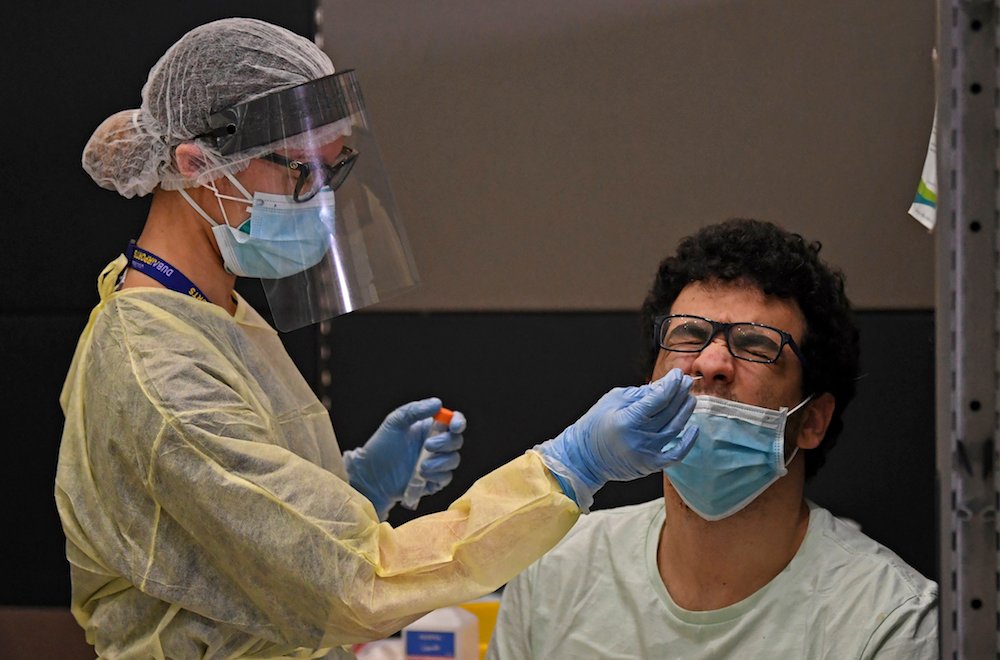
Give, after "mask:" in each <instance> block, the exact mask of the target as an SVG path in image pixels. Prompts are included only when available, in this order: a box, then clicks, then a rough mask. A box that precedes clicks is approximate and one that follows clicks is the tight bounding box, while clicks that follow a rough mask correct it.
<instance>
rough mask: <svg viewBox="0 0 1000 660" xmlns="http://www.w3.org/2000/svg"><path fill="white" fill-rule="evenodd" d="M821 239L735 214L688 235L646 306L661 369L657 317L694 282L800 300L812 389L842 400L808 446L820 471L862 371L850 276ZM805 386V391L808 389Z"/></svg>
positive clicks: (647, 364) (649, 351)
mask: <svg viewBox="0 0 1000 660" xmlns="http://www.w3.org/2000/svg"><path fill="white" fill-rule="evenodd" d="M820 248H821V245H820V243H819V242H818V241H817V242H812V243H807V242H806V241H805V240H804V239H803V238H802V237H801V236H800V235H798V234H793V233H791V232H788V231H786V230H784V229H782V228H781V227H778V226H777V225H775V224H772V223H770V222H763V221H760V220H753V219H745V218H734V219H731V220H727V221H726V222H722V223H719V224H715V225H710V226H708V227H703V228H702V229H700V230H698V231H697V232H695V233H694V234H692V235H691V236H688V237H687V238H684V239H682V240H681V242H680V244H679V245H678V248H677V254H676V255H675V256H672V257H667V258H666V259H664V260H663V261H662V262H661V263H660V268H659V271H658V272H657V275H656V281H655V282H654V283H653V288H652V290H651V291H650V292H649V295H648V296H647V297H646V300H645V302H644V303H643V305H642V336H643V341H642V346H643V347H644V348H643V368H644V370H645V373H646V374H651V373H652V372H653V367H654V365H655V363H656V357H657V354H658V353H659V346H658V344H657V342H656V340H655V337H654V330H653V319H654V318H655V317H656V316H658V315H661V314H667V313H669V311H670V308H671V306H672V305H673V303H674V300H676V298H677V296H678V295H679V294H680V292H681V290H682V289H683V288H684V287H686V286H687V285H688V284H690V283H692V282H709V281H719V282H741V281H743V282H747V283H749V284H753V285H756V286H757V287H759V288H760V290H761V291H763V292H764V294H766V295H769V296H776V297H778V298H785V299H791V300H794V301H795V302H796V303H798V305H799V308H800V309H801V310H802V314H803V315H804V316H805V321H806V330H805V336H804V337H803V340H802V342H801V345H800V348H801V349H802V353H803V355H804V356H805V361H806V365H807V366H806V368H805V370H804V373H803V383H802V385H803V389H804V390H805V392H809V393H816V394H820V393H823V392H829V393H830V394H832V395H833V397H834V400H835V401H836V406H835V408H834V411H833V417H832V419H831V420H830V426H829V428H828V429H827V431H826V436H825V437H824V439H823V442H821V443H820V445H819V447H817V448H816V449H814V450H812V451H807V452H805V461H806V463H805V472H806V477H807V478H809V477H811V476H813V475H814V474H816V472H817V471H818V470H819V468H820V467H822V465H823V463H824V462H826V454H827V452H829V451H830V450H831V449H832V448H833V446H834V445H835V444H836V442H837V437H838V436H839V435H840V432H841V430H842V429H843V426H844V423H843V420H842V419H841V416H842V415H843V413H844V409H845V408H847V404H848V403H850V401H851V399H852V398H854V392H855V382H856V381H857V377H858V369H859V341H858V329H857V326H856V325H855V323H854V316H853V313H852V312H851V303H850V301H849V300H848V299H847V296H846V295H845V293H844V275H843V273H842V272H841V271H840V270H839V269H837V268H834V267H831V266H829V265H828V264H826V263H824V262H823V261H822V260H821V259H820V258H819V251H820ZM805 392H803V394H805Z"/></svg>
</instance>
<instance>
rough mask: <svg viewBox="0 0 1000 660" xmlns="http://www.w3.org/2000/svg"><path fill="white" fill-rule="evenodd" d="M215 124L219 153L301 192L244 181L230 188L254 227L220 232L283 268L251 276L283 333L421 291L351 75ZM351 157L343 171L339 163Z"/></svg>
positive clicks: (283, 94) (222, 116) (249, 105)
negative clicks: (254, 164) (283, 176)
mask: <svg viewBox="0 0 1000 660" xmlns="http://www.w3.org/2000/svg"><path fill="white" fill-rule="evenodd" d="M210 124H211V126H212V131H211V132H210V133H208V134H206V135H202V136H200V137H201V139H203V140H208V141H209V142H210V143H211V146H212V147H213V150H215V151H217V152H219V153H220V154H223V155H225V156H227V157H229V158H231V159H233V160H238V159H240V158H241V157H246V156H247V155H249V157H250V158H251V159H260V160H261V161H262V162H263V163H266V166H267V167H277V168H286V169H288V171H289V172H290V176H291V177H292V179H294V180H295V183H294V190H295V192H293V190H292V189H291V188H289V189H288V190H285V191H281V195H280V197H281V198H280V199H279V198H278V197H279V195H276V194H275V193H278V192H279V191H277V190H272V189H268V190H258V189H255V186H254V185H253V184H252V183H251V181H253V180H254V179H248V178H246V177H244V176H241V175H240V174H235V175H233V178H235V177H240V178H242V179H243V182H242V184H241V185H237V184H240V182H239V181H236V182H233V185H234V186H237V187H238V188H240V189H242V192H243V195H244V198H243V199H242V200H240V201H246V202H247V204H248V206H247V207H246V211H247V213H248V214H249V221H244V220H243V219H241V218H233V219H232V220H233V224H234V225H236V227H233V229H232V230H231V231H229V232H228V233H227V232H225V231H222V230H223V229H229V228H228V227H221V228H216V229H213V232H216V230H218V232H219V233H222V234H224V235H225V238H226V241H229V239H230V235H229V234H232V237H234V238H233V240H234V241H236V242H237V243H240V246H239V247H240V251H242V252H247V251H248V249H249V247H254V245H253V244H256V246H257V247H259V248H260V249H257V247H254V252H255V255H256V256H259V255H260V254H263V253H264V252H267V255H265V256H267V259H266V260H265V261H267V262H268V264H271V265H274V264H277V265H278V266H280V268H279V267H273V268H268V269H258V268H254V269H253V271H254V272H253V273H251V275H252V276H256V277H260V280H261V283H262V284H263V288H264V293H265V295H266V297H267V302H268V306H269V307H270V309H271V314H272V318H273V322H274V325H275V327H276V328H278V329H279V330H282V331H286V332H287V331H290V330H295V329H297V328H301V327H304V326H306V325H310V324H312V323H317V322H319V321H323V320H326V319H329V318H332V317H334V316H337V315H339V314H344V313H347V312H350V311H353V310H355V309H359V308H361V307H366V306H368V305H372V304H374V303H377V302H380V301H383V300H386V299H387V298H390V297H393V296H396V295H398V294H399V293H402V292H403V291H406V290H408V289H410V288H411V287H413V286H415V285H416V284H417V283H418V282H419V278H418V275H417V270H416V266H415V263H414V260H413V256H412V253H411V250H410V246H409V242H408V240H407V237H406V232H405V231H404V229H403V225H402V222H401V221H400V219H399V214H398V212H397V210H396V204H395V201H394V198H393V194H392V190H391V187H390V185H389V180H388V177H387V176H386V173H385V170H384V168H383V166H382V161H381V156H380V153H379V149H378V143H377V141H376V140H375V135H374V132H373V131H372V127H371V123H370V122H369V120H368V116H367V112H366V110H365V104H364V99H363V97H362V95H361V89H360V87H359V86H358V81H357V78H356V76H355V74H354V71H353V70H349V71H344V72H342V73H337V74H334V75H331V76H326V77H324V78H319V79H317V80H313V81H311V82H308V83H304V84H302V85H297V86H295V87H290V88H288V89H283V90H280V91H277V92H274V93H272V94H269V95H267V96H263V97H260V98H257V99H253V100H251V101H248V102H246V103H243V104H240V105H237V106H234V107H232V108H227V109H225V110H221V111H219V112H217V113H215V114H213V115H211V117H210ZM344 153H348V154H350V158H351V163H350V165H351V166H350V167H349V168H346V169H345V168H343V167H340V166H339V164H338V163H339V161H338V158H342V157H343V154H344ZM340 174H343V176H340ZM335 175H336V176H335ZM244 186H245V187H244ZM182 192H183V191H182ZM217 196H218V195H217ZM203 215H204V214H203ZM258 216H260V217H258ZM307 216H308V217H307ZM261 218H266V222H261V221H260V219H261ZM306 220H310V221H309V222H306ZM210 222H211V221H210ZM241 223H242V224H241ZM227 224H229V223H228V222H227ZM277 229H280V231H277ZM216 235H217V236H218V233H217V234H216ZM245 243H246V244H247V245H244V244H245ZM220 249H222V245H221V243H220ZM275 255H277V256H275ZM320 255H321V256H320ZM256 256H255V259H256ZM279 257H280V259H279ZM317 259H318V261H317ZM230 260H233V259H230ZM257 261H261V259H257ZM279 261H280V263H278V262H279ZM234 263H235V260H234ZM292 266H298V267H294V268H293V267H292ZM231 270H232V269H231ZM244 270H245V271H246V272H247V273H250V271H249V270H247V269H244ZM265 271H266V272H267V273H268V274H266V275H265V274H263V273H264V272H265ZM232 272H236V271H232ZM236 274H239V273H236Z"/></svg>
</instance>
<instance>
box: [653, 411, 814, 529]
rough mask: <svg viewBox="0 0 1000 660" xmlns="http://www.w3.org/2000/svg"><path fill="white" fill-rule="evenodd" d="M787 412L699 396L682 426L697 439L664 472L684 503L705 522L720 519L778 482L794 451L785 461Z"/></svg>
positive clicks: (784, 473) (785, 472)
mask: <svg viewBox="0 0 1000 660" xmlns="http://www.w3.org/2000/svg"><path fill="white" fill-rule="evenodd" d="M811 398H812V397H811V396H810V397H807V398H806V399H805V401H803V402H802V403H800V404H799V405H797V406H795V407H794V408H793V409H792V410H789V409H788V408H782V409H780V410H771V409H770V408H761V407H759V406H752V405H750V404H747V403H740V402H738V401H730V400H728V399H720V398H718V397H714V396H699V397H697V401H696V402H695V407H694V412H692V413H691V417H690V418H689V419H688V422H687V426H697V427H698V429H699V430H698V439H697V440H695V443H694V446H693V447H692V448H691V451H690V452H688V454H687V456H685V457H684V459H683V460H681V461H680V462H678V463H673V464H672V465H669V466H667V468H666V469H665V472H666V473H667V476H668V477H669V478H670V483H671V484H672V485H673V487H674V489H675V490H676V491H677V494H678V495H680V497H681V499H682V500H684V503H685V504H687V505H688V507H690V508H691V510H693V511H694V512H695V513H697V514H698V515H699V516H701V517H702V518H704V519H705V520H722V519H723V518H728V517H729V516H731V515H733V514H734V513H736V512H737V511H740V510H742V509H743V508H744V507H746V506H747V505H748V504H750V502H752V501H753V500H754V499H756V498H757V496H758V495H760V494H761V493H763V492H764V491H765V490H767V488H768V487H769V486H770V485H771V484H773V483H774V482H775V481H777V480H778V479H780V478H781V477H783V476H785V475H786V474H788V469H787V467H786V466H787V465H788V464H789V463H790V462H791V460H792V458H794V457H795V452H796V451H798V447H796V448H795V451H793V452H792V455H791V456H790V457H789V458H788V460H787V461H786V460H785V422H786V421H787V420H788V416H789V415H790V414H792V413H793V412H795V411H796V410H798V409H799V408H801V407H802V406H804V405H805V404H806V403H808V402H809V400H810V399H811Z"/></svg>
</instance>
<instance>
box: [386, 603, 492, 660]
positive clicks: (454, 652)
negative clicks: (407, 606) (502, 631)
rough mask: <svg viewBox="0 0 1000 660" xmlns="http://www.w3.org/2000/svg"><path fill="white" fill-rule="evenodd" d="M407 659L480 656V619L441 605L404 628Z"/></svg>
mask: <svg viewBox="0 0 1000 660" xmlns="http://www.w3.org/2000/svg"><path fill="white" fill-rule="evenodd" d="M403 644H404V646H405V648H406V660H479V619H477V618H476V615H475V614H472V613H471V612H468V611H467V610H464V609H462V608H461V607H442V608H441V609H437V610H434V611H433V612H431V613H430V614H427V615H426V616H424V617H422V618H420V619H417V620H416V621H414V622H413V623H411V624H410V625H408V626H406V627H405V628H403Z"/></svg>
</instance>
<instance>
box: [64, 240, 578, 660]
mask: <svg viewBox="0 0 1000 660" xmlns="http://www.w3.org/2000/svg"><path fill="white" fill-rule="evenodd" d="M124 266H125V259H124V257H119V258H118V259H117V260H116V261H114V262H112V263H111V264H110V265H109V266H108V268H107V269H105V271H104V272H103V273H102V274H101V277H100V278H99V280H98V289H99V291H100V295H101V300H100V303H99V304H98V306H97V307H96V308H95V309H94V311H93V312H92V313H91V316H90V320H89V322H88V324H87V326H86V328H85V329H84V331H83V335H82V336H81V338H80V341H79V345H78V346H77V350H76V354H75V356H74V358H73V363H72V365H71V367H70V371H69V375H68V377H67V379H66V384H65V386H64V389H63V392H62V396H61V398H60V402H61V404H62V407H63V411H64V413H65V415H66V426H65V429H64V432H63V438H62V446H61V448H60V453H59V467H58V472H57V475H56V502H57V505H58V508H59V514H60V517H61V519H62V524H63V528H64V530H65V533H66V537H67V543H66V555H67V558H68V559H69V562H70V566H71V575H72V583H73V595H72V610H73V614H74V616H75V617H76V619H77V621H79V623H80V624H81V625H82V626H83V627H84V629H85V630H86V633H87V639H88V641H89V642H90V643H92V644H94V645H95V647H96V650H97V653H98V654H99V655H100V656H102V657H115V658H133V657H134V658H194V657H211V658H228V657H268V658H276V657H295V658H308V657H324V656H327V655H328V654H329V656H330V657H342V656H343V657H351V654H350V652H349V651H348V650H347V649H346V648H338V647H346V645H349V644H352V643H355V642H359V641H363V640H371V639H377V638H380V637H384V636H386V635H389V634H391V633H393V632H395V631H396V630H399V629H400V628H402V627H403V626H404V625H406V624H407V623H409V622H411V621H413V620H414V619H416V618H418V617H419V616H421V615H422V614H424V613H426V612H427V611H429V610H432V609H434V608H437V607H441V606H444V605H449V604H454V603H458V602H461V601H464V600H467V599H470V598H474V597H477V596H481V595H483V594H484V593H487V592H490V591H492V590H494V589H496V588H497V587H499V586H500V585H502V584H503V583H505V582H506V581H508V580H509V579H510V578H512V577H513V576H514V575H515V574H517V573H518V572H520V571H521V570H523V569H524V568H526V567H527V566H528V565H529V564H531V563H532V561H534V560H535V559H537V558H538V557H539V556H541V555H542V554H543V553H544V552H546V551H547V550H548V549H550V548H551V547H552V546H553V545H554V544H555V543H556V542H557V541H558V540H559V539H560V538H561V537H562V536H563V535H564V534H565V533H566V532H567V531H568V530H569V529H570V527H572V525H573V523H574V522H575V521H576V519H577V517H578V515H579V509H578V508H577V507H576V505H575V504H574V503H573V502H572V500H570V499H569V498H567V497H566V496H565V495H563V493H562V491H561V490H560V488H559V485H558V483H557V482H556V481H555V479H554V478H553V477H552V476H551V474H550V473H549V472H548V470H547V469H546V468H545V466H544V465H543V463H542V460H541V457H540V456H539V455H538V454H536V453H534V452H528V453H526V454H525V455H523V456H521V457H519V458H517V459H515V460H514V461H511V462H510V463H508V464H507V465H504V466H503V467H501V468H499V469H497V470H495V471H494V472H492V473H490V474H488V475H486V476H485V477H483V478H482V479H480V480H479V481H478V482H477V483H476V484H475V485H473V486H472V488H470V489H469V491H468V492H466V493H465V494H464V495H463V496H462V497H460V498H459V499H458V500H457V501H456V502H455V503H454V504H452V506H451V507H449V508H448V510H447V511H443V512H440V513H435V514H432V515H428V516H423V517H422V518H419V519H416V520H414V521H412V522H409V523H407V524H404V525H401V526H400V527H398V528H393V527H391V526H390V525H389V524H387V523H379V521H378V519H377V517H376V514H375V510H374V508H373V507H372V505H371V503H370V502H368V500H367V499H365V497H364V496H363V495H361V494H360V493H359V492H357V491H355V490H354V489H352V488H351V487H350V486H349V485H348V483H347V478H346V474H345V472H344V466H343V462H342V459H341V452H340V449H339V447H338V446H337V442H336V438H335V437H334V434H333V429H332V427H331V424H330V418H329V415H328V414H327V411H326V410H325V409H324V407H323V406H322V405H321V404H320V402H319V401H318V400H317V399H316V396H315V395H314V394H313V393H312V391H311V390H310V389H309V387H308V385H307V384H306V382H305V381H304V380H303V378H302V377H301V375H300V374H299V372H298V370H297V369H296V367H295V365H294V364H293V363H292V361H291V359H290V358H289V357H288V355H287V353H286V352H285V350H284V348H283V347H282V344H281V342H280V340H279V338H278V336H277V334H276V333H275V331H274V330H273V329H271V327H270V326H268V325H267V323H266V322H265V321H264V320H263V319H262V318H261V317H260V316H259V315H258V314H257V313H256V312H255V311H254V310H253V309H252V308H251V307H250V306H249V305H248V304H247V303H246V302H245V301H244V300H242V299H238V309H237V311H236V314H235V315H234V316H230V315H229V314H227V313H226V312H225V311H224V310H223V309H222V308H220V307H218V306H216V305H213V304H210V303H206V302H200V301H197V300H195V299H194V298H191V297H188V296H186V295H182V294H179V293H176V292H173V291H168V290H163V289H156V288H143V289H126V290H123V291H117V292H116V291H115V290H114V288H115V283H116V280H117V279H118V276H119V274H120V273H121V271H122V269H123V268H124Z"/></svg>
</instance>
